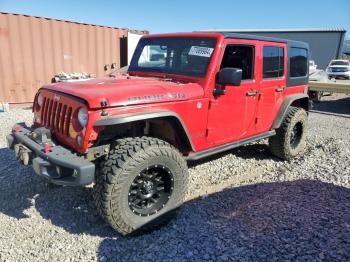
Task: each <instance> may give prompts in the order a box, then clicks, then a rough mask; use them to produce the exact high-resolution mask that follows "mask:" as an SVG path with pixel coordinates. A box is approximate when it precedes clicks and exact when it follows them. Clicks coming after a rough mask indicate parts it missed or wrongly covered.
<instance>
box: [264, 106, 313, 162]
mask: <svg viewBox="0 0 350 262" xmlns="http://www.w3.org/2000/svg"><path fill="white" fill-rule="evenodd" d="M307 128H308V117H307V113H306V111H305V110H304V109H302V108H298V107H293V106H291V107H289V109H288V112H287V114H286V116H285V118H284V120H283V122H282V124H281V126H280V127H279V128H278V129H277V130H276V135H275V136H273V137H270V139H269V147H270V151H271V152H272V154H274V155H275V156H277V157H279V158H281V159H284V160H290V159H292V158H294V157H296V156H298V155H299V154H301V153H302V152H303V151H304V150H305V147H306V133H307V132H306V131H307Z"/></svg>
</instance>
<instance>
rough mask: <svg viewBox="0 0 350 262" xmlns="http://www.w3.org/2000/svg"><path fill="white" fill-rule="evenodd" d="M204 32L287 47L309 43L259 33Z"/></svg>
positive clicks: (305, 45)
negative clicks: (285, 45)
mask: <svg viewBox="0 0 350 262" xmlns="http://www.w3.org/2000/svg"><path fill="white" fill-rule="evenodd" d="M204 32H205V33H216V34H222V35H223V36H224V37H225V38H239V39H250V40H261V41H269V42H277V43H286V44H287V45H288V46H289V47H301V48H305V49H309V44H308V43H306V42H301V41H295V40H290V39H283V38H277V37H267V36H261V35H250V34H240V33H231V32H218V31H204Z"/></svg>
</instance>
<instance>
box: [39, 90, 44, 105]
mask: <svg viewBox="0 0 350 262" xmlns="http://www.w3.org/2000/svg"><path fill="white" fill-rule="evenodd" d="M43 103H44V97H43V95H42V94H41V93H40V94H39V95H38V105H39V106H40V107H42V106H43Z"/></svg>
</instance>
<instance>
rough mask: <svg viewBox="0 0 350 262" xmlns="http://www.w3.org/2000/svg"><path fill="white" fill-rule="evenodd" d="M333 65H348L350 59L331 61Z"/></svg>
mask: <svg viewBox="0 0 350 262" xmlns="http://www.w3.org/2000/svg"><path fill="white" fill-rule="evenodd" d="M333 65H342V66H347V65H349V62H348V61H333V62H331V66H333Z"/></svg>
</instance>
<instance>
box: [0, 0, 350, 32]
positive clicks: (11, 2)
mask: <svg viewBox="0 0 350 262" xmlns="http://www.w3.org/2000/svg"><path fill="white" fill-rule="evenodd" d="M0 12H9V13H19V14H27V15H34V16H44V17H50V18H56V19H63V20H70V21H77V22H84V23H91V24H98V25H108V26H113V27H124V28H131V29H138V30H148V31H150V33H166V32H187V31H195V30H201V29H218V28H220V29H223V28H226V29H227V28H235V29H253V28H254V29H255V28H258V29H260V28H265V29H270V28H344V29H346V30H347V32H348V33H347V36H346V38H347V39H350V0H339V1H324V0H318V1H307V0H293V1H290V0H289V1H288V0H287V1H283V0H282V1H281V0H279V1H275V0H272V1H268V0H261V1H258V0H241V1H235V0H231V1H230V0H216V1H213V0H211V1H206V0H202V1H194V0H193V1H191V0H187V1H184V0H173V1H165V0H163V1H159V0H154V1H151V0H148V1H141V0H139V1H136V0H124V1H118V0H115V1H109V0H100V1H94V0H92V1H86V0H84V1H83V0H75V1H74V0H70V1H68V0H60V1H52V0H45V1H44V0H0Z"/></svg>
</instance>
